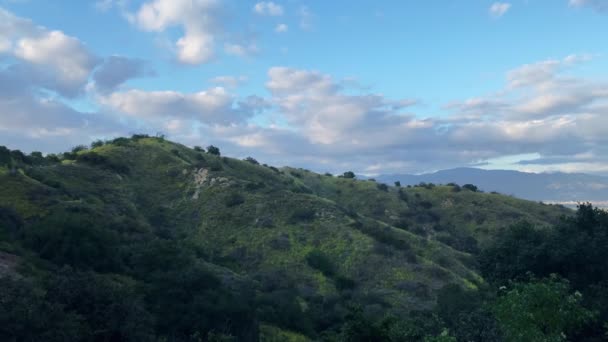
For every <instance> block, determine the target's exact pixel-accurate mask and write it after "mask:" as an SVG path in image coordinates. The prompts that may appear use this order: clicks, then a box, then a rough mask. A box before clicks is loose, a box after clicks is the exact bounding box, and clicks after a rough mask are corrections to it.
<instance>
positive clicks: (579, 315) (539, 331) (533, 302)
mask: <svg viewBox="0 0 608 342" xmlns="http://www.w3.org/2000/svg"><path fill="white" fill-rule="evenodd" d="M504 291H505V293H504V294H503V295H501V296H500V297H499V298H498V299H497V300H496V304H495V305H494V307H493V311H494V312H495V314H496V318H497V319H498V321H499V323H500V326H501V328H502V331H503V333H504V337H505V341H509V342H510V341H512V342H516V341H522V340H529V341H565V340H568V339H567V336H568V335H572V333H573V332H575V331H576V330H578V329H580V328H581V327H583V326H584V325H585V324H587V323H589V322H590V321H592V320H593V318H594V315H593V313H592V312H591V311H589V310H587V309H586V308H584V307H583V306H582V304H581V301H582V295H580V293H574V294H571V293H570V287H569V284H568V282H567V281H565V280H561V279H559V278H555V277H552V278H550V279H545V280H541V281H535V280H532V281H531V282H529V283H521V284H513V285H511V286H508V288H507V289H506V290H504Z"/></svg>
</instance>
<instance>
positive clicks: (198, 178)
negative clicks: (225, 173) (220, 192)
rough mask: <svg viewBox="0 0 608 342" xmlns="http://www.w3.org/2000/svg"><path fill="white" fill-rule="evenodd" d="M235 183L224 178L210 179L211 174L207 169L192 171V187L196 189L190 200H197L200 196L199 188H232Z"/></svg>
mask: <svg viewBox="0 0 608 342" xmlns="http://www.w3.org/2000/svg"><path fill="white" fill-rule="evenodd" d="M236 184H237V183H236V182H235V181H233V180H230V179H228V178H226V177H211V174H210V172H209V170H208V169H205V168H200V169H198V170H196V171H194V186H195V187H196V189H195V191H194V194H193V195H192V199H193V200H196V199H198V197H199V195H200V191H201V188H203V187H205V186H210V187H224V188H225V187H230V186H234V185H236Z"/></svg>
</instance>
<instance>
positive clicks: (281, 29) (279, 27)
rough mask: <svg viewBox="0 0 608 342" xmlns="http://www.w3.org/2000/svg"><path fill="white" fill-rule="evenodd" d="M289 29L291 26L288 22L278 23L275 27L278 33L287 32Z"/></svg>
mask: <svg viewBox="0 0 608 342" xmlns="http://www.w3.org/2000/svg"><path fill="white" fill-rule="evenodd" d="M288 30H289V26H287V24H278V25H277V26H276V27H275V28H274V31H275V32H277V33H285V32H287V31H288Z"/></svg>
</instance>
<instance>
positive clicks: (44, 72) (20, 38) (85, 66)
mask: <svg viewBox="0 0 608 342" xmlns="http://www.w3.org/2000/svg"><path fill="white" fill-rule="evenodd" d="M0 54H8V55H10V56H12V57H14V58H16V59H17V60H18V61H19V63H21V64H22V67H21V69H22V70H23V71H24V72H26V73H27V74H28V75H29V76H30V77H33V78H35V79H37V80H38V81H39V83H40V84H39V85H40V86H43V87H45V88H48V89H49V90H53V91H56V92H58V93H60V94H61V95H64V96H69V97H73V96H76V95H77V94H78V93H79V92H80V91H81V90H82V89H83V87H84V85H85V84H86V82H87V80H88V77H89V75H90V73H91V71H92V70H93V68H95V66H96V65H97V64H98V62H99V59H98V58H97V57H95V56H94V55H93V54H92V53H91V52H90V51H89V50H88V49H87V47H86V46H85V45H84V44H83V43H82V42H81V41H80V40H78V39H76V38H74V37H70V36H67V35H66V34H64V33H63V32H61V31H57V30H48V29H46V28H44V27H41V26H37V25H35V24H34V23H32V22H31V21H30V20H27V19H23V18H19V17H17V16H15V15H14V14H12V13H10V12H8V11H6V10H4V9H1V8H0ZM34 74H36V75H34Z"/></svg>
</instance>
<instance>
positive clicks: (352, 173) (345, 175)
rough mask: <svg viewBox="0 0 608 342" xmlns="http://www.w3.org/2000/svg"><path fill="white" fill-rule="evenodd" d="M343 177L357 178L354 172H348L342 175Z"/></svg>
mask: <svg viewBox="0 0 608 342" xmlns="http://www.w3.org/2000/svg"><path fill="white" fill-rule="evenodd" d="M342 177H344V178H350V179H353V178H355V177H356V176H355V173H354V172H352V171H346V172H344V174H342Z"/></svg>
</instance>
